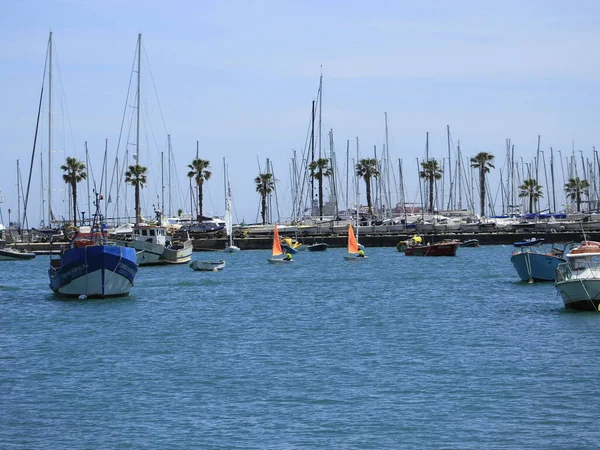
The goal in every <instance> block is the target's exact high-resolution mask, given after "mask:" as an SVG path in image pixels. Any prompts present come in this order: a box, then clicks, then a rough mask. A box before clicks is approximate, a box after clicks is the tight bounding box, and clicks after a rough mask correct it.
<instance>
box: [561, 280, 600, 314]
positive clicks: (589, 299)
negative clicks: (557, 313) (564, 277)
mask: <svg viewBox="0 0 600 450" xmlns="http://www.w3.org/2000/svg"><path fill="white" fill-rule="evenodd" d="M556 289H557V290H558V292H559V293H560V296H561V297H562V299H563V303H564V304H565V307H566V308H574V309H589V310H594V309H597V308H598V303H600V279H597V278H595V279H587V280H585V279H581V278H578V279H571V280H568V281H563V282H561V283H556Z"/></svg>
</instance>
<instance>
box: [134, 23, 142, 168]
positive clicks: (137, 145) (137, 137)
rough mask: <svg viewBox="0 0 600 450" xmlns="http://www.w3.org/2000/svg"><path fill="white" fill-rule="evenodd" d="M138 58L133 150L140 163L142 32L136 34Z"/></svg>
mask: <svg viewBox="0 0 600 450" xmlns="http://www.w3.org/2000/svg"><path fill="white" fill-rule="evenodd" d="M137 47H138V54H137V57H138V60H137V92H136V119H135V120H136V124H135V127H136V132H135V152H136V154H137V159H136V161H137V163H138V164H140V91H141V87H140V82H141V79H142V33H139V34H138V45H137Z"/></svg>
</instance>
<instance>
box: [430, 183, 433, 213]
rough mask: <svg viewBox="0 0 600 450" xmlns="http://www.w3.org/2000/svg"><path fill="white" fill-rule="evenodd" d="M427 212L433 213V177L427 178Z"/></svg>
mask: <svg viewBox="0 0 600 450" xmlns="http://www.w3.org/2000/svg"><path fill="white" fill-rule="evenodd" d="M429 212H430V213H433V177H431V178H430V179H429Z"/></svg>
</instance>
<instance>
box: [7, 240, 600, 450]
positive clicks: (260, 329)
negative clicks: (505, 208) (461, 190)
mask: <svg viewBox="0 0 600 450" xmlns="http://www.w3.org/2000/svg"><path fill="white" fill-rule="evenodd" d="M511 250H512V249H511V248H510V247H503V246H490V247H481V248H461V249H459V253H458V255H457V256H456V257H455V258H418V257H413V258H410V257H405V256H404V255H403V254H401V253H398V252H397V251H396V250H395V249H392V248H374V249H367V253H368V255H369V256H370V259H369V260H367V261H361V262H359V263H352V262H346V261H344V260H343V254H344V251H343V250H342V249H329V250H327V251H326V252H323V253H299V254H298V255H295V256H294V258H295V260H296V261H295V264H293V265H288V266H284V267H279V266H272V265H269V264H267V261H266V259H267V257H268V256H269V252H266V251H246V252H241V253H238V254H230V255H224V254H218V253H195V254H194V258H197V259H221V258H225V259H226V260H227V266H226V267H225V270H223V271H222V272H217V273H213V272H193V271H192V270H191V269H190V268H189V267H187V266H179V267H175V266H172V267H143V268H140V271H139V272H138V276H137V278H136V285H135V287H134V288H133V290H132V294H131V296H130V297H127V298H122V299H112V300H86V301H81V300H68V301H65V300H59V299H56V298H54V297H53V295H52V294H51V291H50V290H49V288H48V279H47V266H48V257H46V256H39V257H37V258H36V259H35V260H33V261H17V262H1V263H0V267H1V268H2V272H1V274H0V414H1V417H0V447H1V448H48V449H56V448H135V449H138V448H162V449H168V448H187V449H189V448H231V449H247V448H343V449H350V448H356V449H369V448H371V449H382V448H390V449H400V448H402V449H424V448H466V449H482V448H498V449H500V448H539V449H564V448H590V449H591V448H597V447H598V445H599V443H600V431H599V429H598V426H597V413H598V411H599V408H600V407H599V401H600V381H599V379H598V376H597V373H596V370H597V369H598V367H600V351H598V348H599V343H597V342H596V337H599V336H600V315H599V314H597V313H586V312H569V311H566V310H565V309H564V307H563V304H562V301H561V299H560V298H559V297H558V296H557V295H556V292H555V289H554V286H553V284H552V283H549V284H544V283H538V284H533V285H529V284H526V283H520V282H518V277H517V275H516V271H515V270H514V268H513V267H512V264H511V263H510V253H511Z"/></svg>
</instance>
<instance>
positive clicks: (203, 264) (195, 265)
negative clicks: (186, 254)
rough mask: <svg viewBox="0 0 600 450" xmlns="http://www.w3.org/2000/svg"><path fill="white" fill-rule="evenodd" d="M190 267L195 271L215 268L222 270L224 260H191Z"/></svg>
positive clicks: (206, 270) (215, 269)
mask: <svg viewBox="0 0 600 450" xmlns="http://www.w3.org/2000/svg"><path fill="white" fill-rule="evenodd" d="M190 267H191V268H192V269H194V270H197V271H204V272H215V271H217V270H223V268H224V267H225V261H198V260H196V261H192V262H191V263H190Z"/></svg>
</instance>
